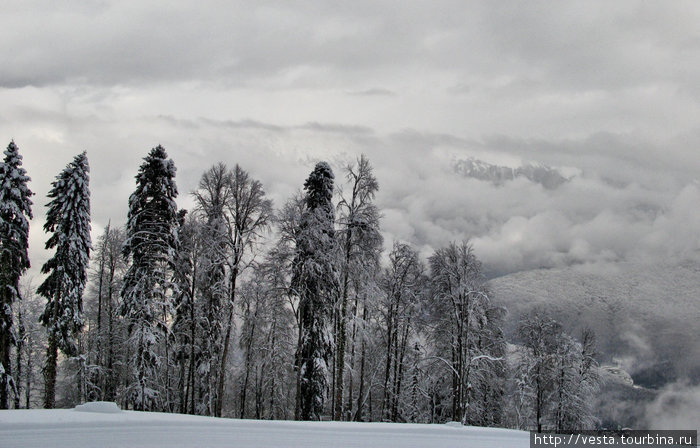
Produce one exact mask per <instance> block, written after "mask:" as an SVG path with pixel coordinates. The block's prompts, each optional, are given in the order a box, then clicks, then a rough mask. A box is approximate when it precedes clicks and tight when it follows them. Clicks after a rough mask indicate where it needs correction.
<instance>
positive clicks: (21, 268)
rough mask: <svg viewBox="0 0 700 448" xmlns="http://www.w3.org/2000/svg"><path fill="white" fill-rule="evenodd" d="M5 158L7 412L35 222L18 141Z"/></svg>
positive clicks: (2, 300)
mask: <svg viewBox="0 0 700 448" xmlns="http://www.w3.org/2000/svg"><path fill="white" fill-rule="evenodd" d="M4 154H5V157H4V158H3V161H2V163H0V409H7V407H8V402H9V394H10V390H11V389H12V377H11V368H10V348H11V346H12V345H13V339H14V338H13V336H12V304H13V303H14V302H16V301H17V300H19V298H20V297H19V279H20V277H21V276H22V274H23V273H24V272H25V271H26V270H27V269H28V268H29V255H28V254H27V247H28V237H29V222H28V219H31V218H32V201H31V200H30V199H29V198H30V197H31V196H32V192H31V191H30V190H29V188H27V182H29V181H30V178H29V176H27V172H26V170H25V169H24V168H22V156H21V155H19V148H18V147H17V145H15V142H14V141H12V142H10V144H9V145H8V146H7V149H6V150H5V153H4Z"/></svg>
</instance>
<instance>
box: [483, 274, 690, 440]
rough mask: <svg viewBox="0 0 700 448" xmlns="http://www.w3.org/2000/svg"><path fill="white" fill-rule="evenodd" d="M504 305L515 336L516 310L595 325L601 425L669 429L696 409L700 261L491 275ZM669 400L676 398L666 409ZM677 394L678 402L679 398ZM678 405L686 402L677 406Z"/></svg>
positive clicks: (573, 328) (569, 325)
mask: <svg viewBox="0 0 700 448" xmlns="http://www.w3.org/2000/svg"><path fill="white" fill-rule="evenodd" d="M489 286H490V288H491V290H492V292H493V295H494V297H495V300H496V301H497V302H498V303H499V304H500V305H502V306H505V307H506V308H507V310H508V315H509V317H508V319H506V328H505V331H506V333H507V335H508V337H509V338H510V339H511V340H513V339H514V338H515V332H516V328H517V322H518V319H519V318H520V316H521V315H523V314H525V313H528V312H529V311H531V310H535V309H536V310H540V311H543V312H544V311H546V312H548V313H550V314H551V316H552V317H554V318H555V319H556V320H557V321H559V322H561V323H562V324H563V325H564V327H565V328H566V330H567V331H568V332H569V333H570V334H572V335H574V336H578V335H580V332H581V330H582V329H583V328H586V327H589V328H592V329H593V330H594V331H595V333H596V336H597V348H598V351H599V360H600V363H601V366H602V368H603V370H604V371H605V372H606V374H605V375H604V376H603V378H604V385H603V390H602V391H601V393H600V396H599V403H598V409H599V410H600V415H599V416H600V417H601V418H602V419H603V421H604V423H605V424H608V425H610V424H614V425H622V426H636V427H642V426H644V425H647V426H653V424H655V423H658V424H661V423H662V421H661V420H660V418H662V417H663V419H664V420H663V424H664V425H666V426H665V427H671V426H673V424H672V419H673V417H672V416H674V415H677V417H678V425H682V424H685V422H686V421H687V420H684V419H686V418H687V415H685V414H687V412H685V410H688V409H690V410H692V409H697V405H698V402H699V400H698V390H700V342H699V341H698V338H697V335H698V334H700V309H699V308H698V306H697V301H698V297H697V291H698V290H700V263H698V262H693V261H686V262H679V263H676V264H651V263H631V262H623V263H609V264H598V265H578V266H571V267H565V268H553V269H535V270H530V271H521V272H517V273H513V274H509V275H505V276H502V277H498V278H494V279H492V280H490V281H489ZM670 400H671V401H673V400H675V402H676V403H677V404H678V406H676V408H675V409H673V410H672V412H671V407H669V403H670ZM679 400H680V401H679ZM682 403H685V404H684V405H683V406H681V404H682Z"/></svg>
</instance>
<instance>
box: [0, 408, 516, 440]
mask: <svg viewBox="0 0 700 448" xmlns="http://www.w3.org/2000/svg"><path fill="white" fill-rule="evenodd" d="M93 406H95V405H93ZM101 407H102V405H97V408H101ZM529 445H530V439H529V435H528V433H527V432H524V431H514V430H508V429H496V428H476V427H470V426H461V425H460V426H456V425H454V427H453V425H419V424H409V423H350V422H342V423H341V422H292V421H263V420H236V419H226V418H213V417H199V416H192V415H180V414H160V413H155V412H136V411H121V412H118V413H116V414H105V413H102V412H74V411H73V410H72V409H54V410H9V411H0V446H2V448H19V447H22V448H46V447H51V448H88V447H89V448H94V447H110V448H123V447H124V448H125V447H129V448H139V447H144V448H145V447H148V448H195V447H197V448H199V447H207V448H232V447H236V448H253V447H256V448H257V447H284V448H327V447H343V448H367V447H372V448H389V447H401V448H426V447H430V448H442V447H444V448H448V447H449V448H455V447H460V448H477V447H479V448H525V447H529Z"/></svg>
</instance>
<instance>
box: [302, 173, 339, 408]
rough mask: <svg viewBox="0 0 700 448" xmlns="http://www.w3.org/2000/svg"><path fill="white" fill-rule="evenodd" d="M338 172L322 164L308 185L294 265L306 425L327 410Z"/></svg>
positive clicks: (335, 278)
mask: <svg viewBox="0 0 700 448" xmlns="http://www.w3.org/2000/svg"><path fill="white" fill-rule="evenodd" d="M333 179H334V176H333V171H332V170H331V168H330V166H329V165H328V164H327V163H326V162H319V163H318V164H316V167H315V168H314V170H313V171H312V172H311V174H310V175H309V177H308V179H307V180H306V182H305V183H304V189H305V190H306V210H305V212H304V214H303V216H302V218H301V223H300V229H299V237H298V241H297V248H296V250H297V252H296V257H295V260H294V262H293V264H292V285H291V289H292V292H293V294H295V295H297V296H298V297H299V315H300V331H301V334H300V337H299V341H300V345H299V347H298V350H299V352H298V353H297V368H298V370H297V406H296V407H297V409H296V412H295V414H296V417H297V419H301V420H317V419H319V418H320V415H321V412H322V411H323V404H324V400H325V393H326V389H327V387H326V386H327V373H328V361H329V356H330V352H331V348H332V347H331V345H332V341H331V336H330V332H329V324H330V318H331V315H332V309H333V305H334V304H335V303H336V300H337V297H338V292H339V285H340V281H339V269H338V255H339V250H338V242H337V240H336V239H335V229H334V218H335V213H334V210H333V204H332V202H331V199H332V197H333Z"/></svg>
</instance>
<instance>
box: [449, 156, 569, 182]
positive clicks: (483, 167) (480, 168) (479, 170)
mask: <svg viewBox="0 0 700 448" xmlns="http://www.w3.org/2000/svg"><path fill="white" fill-rule="evenodd" d="M454 170H455V171H456V172H457V173H459V174H461V175H463V176H465V177H471V178H474V179H478V180H483V181H488V182H491V183H493V184H495V185H502V184H504V183H506V182H508V181H512V180H514V179H516V178H518V177H523V178H525V179H527V180H529V181H531V182H534V183H537V184H540V185H542V186H543V187H544V188H547V189H549V190H552V189H555V188H557V187H559V186H560V185H561V184H563V183H565V182H567V181H569V180H570V179H571V176H569V177H565V176H564V175H562V173H560V172H559V170H557V169H556V168H552V167H549V166H546V165H541V164H536V163H528V164H525V165H521V166H519V167H516V168H511V167H508V166H500V165H493V164H490V163H487V162H484V161H482V160H478V159H476V158H474V157H470V158H468V159H460V160H457V161H455V162H454Z"/></svg>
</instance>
